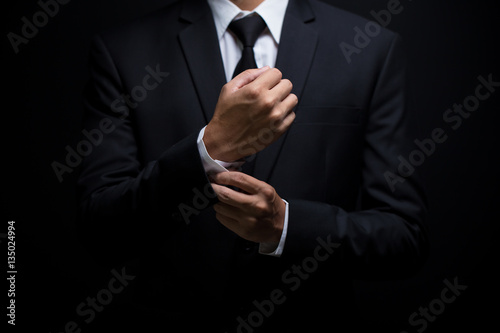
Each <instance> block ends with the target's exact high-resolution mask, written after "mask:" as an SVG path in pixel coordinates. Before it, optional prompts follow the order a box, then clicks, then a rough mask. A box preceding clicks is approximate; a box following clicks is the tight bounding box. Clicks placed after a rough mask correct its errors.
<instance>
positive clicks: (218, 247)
mask: <svg viewBox="0 0 500 333" xmlns="http://www.w3.org/2000/svg"><path fill="white" fill-rule="evenodd" d="M366 23H367V21H366V20H364V19H362V18H360V17H357V16H355V15H352V14H350V13H347V12H344V11H342V10H339V9H336V8H333V7H331V6H328V5H326V4H323V3H321V2H318V1H315V0H310V1H298V0H290V3H289V6H288V8H287V12H286V16H285V20H284V23H283V30H282V36H281V41H280V45H279V51H278V57H277V61H276V67H277V68H278V69H279V70H281V71H282V73H283V77H284V78H288V79H290V80H291V81H292V83H293V85H294V87H293V92H294V93H295V94H296V95H297V96H298V98H299V104H298V106H297V107H296V110H295V112H296V120H295V123H294V124H293V125H292V127H291V128H290V129H289V130H288V132H287V133H286V134H285V135H283V136H282V137H281V138H280V139H279V140H278V141H277V142H275V143H273V144H272V145H271V146H269V147H268V148H266V149H265V150H263V151H262V152H260V153H259V154H258V156H257V159H256V163H255V169H254V173H253V176H254V177H256V178H258V179H260V180H263V181H266V182H267V183H269V184H271V185H272V186H273V187H274V188H275V189H276V191H277V192H278V193H279V194H280V196H281V197H282V198H284V199H286V200H287V201H288V202H289V204H290V206H289V207H290V216H289V226H288V234H287V238H286V244H285V247H284V251H283V255H282V256H281V258H273V257H268V256H263V255H260V254H258V252H257V246H256V245H255V244H250V243H248V242H244V241H242V240H241V239H240V238H239V237H238V236H236V235H235V234H233V233H232V232H231V231H229V230H227V229H226V228H224V227H223V226H222V225H221V224H220V223H219V222H218V221H217V220H216V219H215V218H214V212H213V210H212V208H211V204H212V203H213V202H214V201H215V199H213V197H212V195H211V192H210V190H211V188H210V185H209V180H208V179H207V176H206V174H205V172H204V169H203V166H202V163H201V161H200V157H199V154H198V150H197V145H196V139H197V136H198V132H199V131H200V129H201V128H202V127H203V126H205V125H206V124H207V123H208V122H209V121H210V119H211V117H212V115H213V112H214V109H215V105H216V103H217V98H218V95H219V92H220V89H221V87H222V86H223V85H224V84H225V76H224V70H223V63H222V58H221V55H220V50H219V44H218V40H217V37H216V30H215V25H214V21H213V17H212V13H211V11H210V8H209V7H208V5H207V4H206V2H205V1H195V0H192V1H191V0H190V1H180V2H176V3H174V4H172V5H170V6H168V7H167V8H164V9H162V10H159V11H157V12H155V13H153V14H151V15H149V16H147V17H145V18H143V19H140V20H138V21H136V22H134V23H131V24H128V25H125V26H123V27H120V28H117V29H113V30H110V31H107V32H104V33H102V34H100V35H99V36H97V37H96V38H95V40H94V42H93V46H92V49H91V56H90V61H91V63H90V64H91V66H90V68H91V79H90V82H89V85H88V87H87V90H86V94H85V106H86V115H85V124H84V125H85V128H86V129H87V130H88V131H90V130H91V129H102V128H105V130H102V132H103V138H102V142H99V143H98V144H96V145H94V146H93V150H92V152H91V153H90V154H88V156H87V157H86V159H85V161H84V163H83V166H82V169H81V176H80V179H79V189H80V197H81V212H82V214H81V215H82V223H81V226H82V231H84V232H85V233H86V235H87V238H86V239H91V240H92V248H93V249H95V250H97V252H98V254H99V256H100V257H101V258H105V261H107V262H110V263H113V265H119V264H120V263H122V262H125V261H129V262H134V263H135V264H134V265H135V266H133V267H135V268H134V269H136V270H134V272H138V274H137V280H136V282H135V287H134V288H135V289H134V290H136V291H135V295H134V296H133V297H132V301H131V302H132V303H134V302H136V303H135V304H140V305H141V307H140V308H144V307H146V308H147V309H146V310H144V311H145V312H144V313H147V314H149V315H151V314H152V313H157V314H158V316H157V317H156V318H160V319H159V320H164V321H165V324H164V325H165V326H167V327H168V326H172V325H174V323H179V322H181V323H184V324H185V325H187V326H186V327H192V326H196V325H199V326H200V327H202V328H203V329H204V330H205V331H216V330H217V329H220V330H222V331H225V330H227V331H230V330H231V329H232V330H233V331H234V330H237V329H238V326H240V327H239V331H240V332H246V331H250V329H252V330H255V331H256V332H257V331H258V330H259V329H260V330H263V331H265V329H266V328H267V329H269V330H271V331H274V332H294V331H300V332H314V331H315V329H313V328H312V327H316V329H318V327H329V328H331V329H332V330H335V329H336V330H339V328H340V327H342V326H346V325H347V326H349V327H352V326H351V325H352V323H349V321H352V320H354V319H353V318H355V317H354V315H353V313H354V312H353V308H352V307H351V306H350V305H349V304H351V303H352V294H351V292H352V290H351V287H350V283H351V281H352V279H354V278H364V277H380V276H385V277H391V278H395V277H401V276H406V275H407V274H409V273H412V272H414V271H415V270H416V269H418V267H419V265H420V263H421V262H422V260H423V258H424V257H425V255H426V249H427V247H426V237H425V232H424V227H423V221H424V215H425V205H424V202H423V201H424V200H423V195H422V191H421V189H420V187H419V185H418V182H417V181H416V178H415V174H412V175H410V176H409V177H407V178H405V181H404V182H401V183H398V184H397V185H396V188H395V191H393V190H391V188H390V186H389V185H388V183H387V180H386V179H385V176H384V175H385V173H386V172H387V171H391V172H396V170H397V167H398V163H399V160H398V156H399V155H401V156H405V154H408V153H409V152H410V151H411V149H412V148H413V147H412V143H411V140H412V139H414V138H415V136H414V134H413V132H412V127H414V125H413V124H412V120H411V119H412V118H411V117H410V116H411V113H410V112H408V108H407V96H406V89H405V86H406V83H405V67H404V57H403V55H402V53H401V46H400V41H399V38H398V36H397V35H396V34H394V33H392V32H390V31H388V30H385V29H381V31H380V33H379V34H378V35H376V36H374V37H371V41H370V43H369V45H367V46H366V47H365V48H363V49H360V52H359V53H356V54H353V55H352V62H351V63H348V62H347V60H346V57H345V55H344V54H343V52H342V50H341V48H340V44H341V43H342V42H346V43H349V44H354V35H355V31H354V30H353V28H354V27H360V28H361V29H363V28H364V27H365V25H366ZM155 72H156V74H154V73H155ZM130 96H132V97H130ZM103 119H109V120H110V121H112V122H113V125H110V123H108V120H104V121H103ZM103 122H104V123H105V124H106V126H104V125H103ZM104 132H106V133H104ZM200 193H205V195H200ZM186 207H188V208H186ZM186 216H188V218H187V219H186ZM186 222H188V223H186ZM89 237H90V238H89ZM325 243H334V244H335V246H333V245H331V246H330V247H328V246H327V245H325ZM321 244H323V245H321ZM337 244H340V245H339V246H337ZM330 252H331V253H330ZM327 254H328V255H327ZM323 259H324V260H323ZM273 291H274V294H273V295H274V296H271V295H272V292H273ZM280 293H282V294H283V296H282V297H278V300H279V301H283V299H285V300H284V301H283V302H281V303H280V304H275V306H273V309H272V311H271V310H270V308H269V307H268V308H267V309H268V310H265V309H266V308H265V305H262V306H260V307H259V305H257V304H268V303H265V302H264V300H270V299H273V297H274V298H276V297H277V295H279V294H280ZM279 301H278V303H279ZM260 302H264V303H260ZM268 305H269V304H268ZM351 305H352V304H351ZM131 306H132V307H133V305H131ZM259 309H260V310H259ZM134 311H135V310H134ZM134 311H132V313H135V312H134ZM256 312H257V313H261V316H262V318H263V320H262V322H260V317H259V315H258V314H256ZM269 312H271V314H269ZM249 314H250V316H249ZM268 315H269V316H268ZM252 316H253V317H252ZM147 318H149V317H147ZM238 318H240V319H238ZM247 319H248V320H249V322H247V323H246V324H242V321H243V320H247ZM151 321H154V320H153V319H148V320H147V321H144V322H142V323H143V324H144V323H145V322H151ZM245 325H250V326H248V327H250V329H249V328H248V327H246V328H244V326H245ZM325 325H327V326H325ZM174 326H175V325H174ZM276 327H279V328H276ZM191 329H192V330H195V329H194V328H191ZM186 330H188V329H187V328H186Z"/></svg>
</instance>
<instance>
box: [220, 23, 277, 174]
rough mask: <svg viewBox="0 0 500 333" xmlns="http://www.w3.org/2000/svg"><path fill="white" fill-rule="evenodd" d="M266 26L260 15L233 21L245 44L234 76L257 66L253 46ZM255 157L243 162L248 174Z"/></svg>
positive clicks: (250, 171)
mask: <svg viewBox="0 0 500 333" xmlns="http://www.w3.org/2000/svg"><path fill="white" fill-rule="evenodd" d="M266 26H267V25H266V22H264V20H263V19H262V17H260V16H259V15H254V16H247V17H245V18H242V19H241V20H236V21H233V22H231V24H230V25H229V27H228V28H229V30H231V31H232V32H233V33H234V34H235V35H236V37H238V39H239V40H240V41H241V43H242V44H243V50H242V52H241V59H240V61H239V62H238V64H237V65H236V68H235V70H234V73H233V78H234V77H235V76H236V75H238V74H240V73H241V72H243V71H245V70H247V69H250V68H257V63H256V62H255V54H254V52H253V47H254V45H255V42H256V41H257V38H259V36H260V34H261V33H262V32H263V31H264V29H265V28H266ZM255 157H256V156H255V155H251V156H248V157H247V158H246V161H245V164H243V166H242V169H241V171H242V172H244V173H246V174H252V173H253V169H254V165H255Z"/></svg>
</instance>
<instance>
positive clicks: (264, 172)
mask: <svg viewBox="0 0 500 333" xmlns="http://www.w3.org/2000/svg"><path fill="white" fill-rule="evenodd" d="M312 21H314V14H313V12H312V10H311V8H310V7H309V3H308V1H302V0H290V3H289V5H288V8H287V11H286V14H285V20H284V21H283V29H282V33H281V38H280V44H279V47H278V57H277V59H276V68H278V69H279V70H280V71H281V72H282V73H283V77H284V78H287V79H289V80H290V81H291V82H292V84H293V91H292V92H293V93H294V94H296V95H297V97H298V99H299V104H300V97H301V94H302V91H303V89H304V85H305V83H306V80H307V77H308V74H309V70H310V67H311V64H312V61H313V58H314V54H315V51H316V44H317V39H318V34H317V32H316V31H315V30H314V29H313V28H312V27H311V24H310V23H311V22H312ZM292 126H293V125H292ZM287 133H288V132H287ZM287 133H285V134H284V135H283V136H282V137H281V138H280V139H279V140H277V141H276V142H274V143H273V144H272V145H270V146H269V147H267V148H266V149H264V150H263V151H261V152H260V153H258V154H257V159H256V161H255V171H254V176H255V177H256V178H258V179H261V180H264V181H269V179H270V177H271V176H272V170H273V169H274V166H275V164H276V161H277V159H278V156H279V154H280V152H281V148H282V146H283V143H284V142H285V140H286V136H287Z"/></svg>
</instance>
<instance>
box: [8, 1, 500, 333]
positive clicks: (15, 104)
mask: <svg viewBox="0 0 500 333" xmlns="http://www.w3.org/2000/svg"><path fill="white" fill-rule="evenodd" d="M168 2H170V1H164V0H141V1H139V0H105V1H103V0H100V1H97V0H86V1H78V0H73V1H70V2H69V3H68V4H66V5H61V6H60V8H59V13H58V14H57V15H56V16H55V17H53V18H51V19H50V20H49V22H48V23H47V25H46V26H44V27H42V28H40V29H39V32H38V34H37V35H36V36H35V37H34V38H32V39H31V40H30V41H29V43H28V44H26V45H20V47H19V48H20V51H19V53H18V54H15V53H14V51H13V49H12V47H11V45H10V43H9V41H8V39H7V37H5V38H4V40H3V52H4V59H6V60H5V61H4V65H5V66H6V72H7V76H6V77H5V79H4V84H3V88H4V89H3V91H4V97H3V102H2V104H1V105H2V124H3V126H4V131H2V132H3V134H4V135H5V137H4V139H3V140H2V143H3V144H4V145H3V148H2V151H3V152H7V153H6V154H5V153H4V154H2V155H3V156H4V158H3V159H2V160H3V163H2V164H3V165H7V168H6V169H5V168H4V172H3V181H2V183H3V184H5V186H2V206H3V207H5V208H6V212H5V213H6V215H4V217H2V220H1V221H0V222H1V223H2V227H1V229H0V231H1V232H2V233H6V229H7V221H8V220H15V221H16V231H17V233H16V247H17V252H16V261H17V269H18V274H17V281H16V303H17V313H16V323H17V325H16V328H17V329H18V330H19V331H21V328H23V327H25V328H27V327H30V328H33V329H36V330H35V331H36V332H60V331H63V330H64V326H65V324H66V322H68V321H71V320H74V321H76V322H77V323H79V324H80V323H82V320H81V317H79V316H78V315H77V314H76V312H75V308H76V307H77V305H78V304H80V303H81V302H83V301H85V299H86V298H87V297H89V296H90V297H94V296H95V295H96V293H97V292H98V291H99V290H100V289H102V288H105V287H106V286H107V283H108V281H109V280H110V277H111V275H110V272H109V270H107V271H103V270H102V269H100V268H99V267H98V266H97V264H96V263H95V261H94V260H93V259H92V258H91V256H90V254H89V251H88V250H87V249H85V248H83V247H82V246H81V245H80V243H79V242H78V240H77V236H76V229H75V217H76V209H75V188H74V184H75V180H76V177H75V173H76V172H74V173H72V174H71V175H65V177H64V181H63V182H62V183H60V182H59V181H58V180H57V177H56V176H55V174H54V172H53V170H52V167H51V163H52V162H53V161H55V160H56V161H60V162H63V161H64V157H65V154H66V151H65V146H66V145H70V146H73V147H74V145H75V144H76V143H77V142H78V141H79V140H80V139H81V137H80V135H81V134H80V130H81V119H82V105H81V100H82V99H81V96H82V90H83V87H84V84H85V82H86V80H87V67H86V66H87V54H88V48H89V44H90V40H91V38H92V36H94V35H95V34H96V33H98V32H99V31H101V30H103V29H106V28H108V27H112V26H116V25H117V24H122V23H126V22H128V21H129V20H131V19H134V18H136V17H139V16H141V15H143V14H145V13H147V12H149V11H151V10H154V9H156V8H160V7H162V6H164V5H165V4H166V3H168ZM326 2H329V3H332V4H334V5H337V6H338V7H341V8H344V9H347V10H349V11H351V12H354V13H357V14H359V15H362V16H364V17H367V18H369V19H373V18H372V17H371V15H370V11H371V10H375V11H379V10H381V9H385V8H386V7H387V2H388V1H387V0H377V1H368V0H363V1H348V0H330V1H326ZM401 4H402V6H403V8H404V9H403V11H402V12H401V13H400V14H398V15H394V16H393V17H392V21H391V22H390V24H389V25H388V28H389V29H391V30H393V31H396V32H398V33H399V34H400V35H401V36H402V37H403V41H404V43H405V47H406V51H407V54H408V58H409V63H410V75H411V78H412V82H413V89H414V94H415V100H416V106H417V109H418V112H419V114H420V116H419V123H418V124H417V126H418V127H419V131H420V137H419V138H418V139H423V138H426V137H429V136H430V133H431V131H432V129H434V128H437V127H443V128H445V126H446V125H445V124H444V122H443V119H442V117H443V113H444V112H445V111H446V110H447V109H448V108H450V107H452V106H453V104H454V103H462V102H463V100H464V98H465V97H467V96H469V95H473V94H474V91H475V88H476V86H477V85H478V84H479V81H478V80H477V77H478V76H480V75H482V76H483V77H487V76H488V75H489V74H490V73H492V74H493V78H494V80H495V81H497V82H498V81H500V71H498V69H499V67H498V59H500V53H499V52H498V51H497V50H496V48H498V47H499V46H500V45H499V44H500V43H499V38H500V37H499V32H500V31H499V29H498V24H499V21H498V20H499V18H500V11H499V10H498V9H497V7H498V5H495V4H494V2H491V3H490V2H485V1H465V0H442V1H431V0H413V1H410V0H401ZM4 6H8V7H9V8H8V9H6V10H4V13H6V15H7V17H6V18H5V19H4V22H5V26H4V36H7V34H8V33H9V32H14V33H17V34H20V31H21V27H22V22H21V18H22V17H23V16H26V17H28V18H29V19H30V21H31V17H32V15H33V14H34V13H35V12H37V11H39V10H40V8H39V6H38V5H37V3H36V1H15V3H14V2H10V3H8V5H7V4H4ZM353 36H354V31H353ZM346 42H351V41H346ZM353 57H355V55H354V56H353ZM499 99H500V89H499V88H497V91H496V92H495V93H494V94H492V96H491V97H490V98H489V99H487V100H486V101H484V102H481V105H480V107H479V109H478V110H477V111H476V112H474V113H473V114H472V115H471V116H470V118H468V119H466V120H464V122H463V124H462V125H461V126H460V128H458V129H457V130H456V131H451V130H448V129H447V134H448V135H449V138H448V140H447V141H446V142H445V143H443V144H440V145H438V146H437V148H436V152H435V153H434V154H433V155H432V156H430V157H429V158H427V159H426V161H425V163H424V164H423V165H422V166H421V167H419V170H420V171H422V172H423V176H424V182H425V186H426V188H427V191H428V196H429V203H430V220H429V230H430V238H431V255H430V258H429V260H428V261H427V263H426V264H425V266H424V267H423V269H422V270H421V271H420V273H419V274H417V275H416V276H415V277H414V278H411V279H407V280H397V281H376V282H374V281H371V282H367V281H359V282H357V289H358V301H359V304H360V307H361V308H362V309H363V313H364V314H365V316H366V317H367V319H369V320H370V321H372V322H373V326H372V327H373V330H374V331H381V332H382V331H383V332H401V331H403V330H405V331H408V332H416V331H417V330H416V329H417V328H420V327H421V326H418V327H412V326H411V325H410V324H409V322H408V317H409V316H410V315H411V314H412V313H413V312H414V311H418V310H419V307H421V306H422V307H426V306H428V305H429V303H430V302H431V301H432V300H434V299H436V298H439V297H440V295H441V290H442V289H443V288H444V287H445V285H444V284H443V280H444V279H448V280H450V281H453V280H454V279H455V278H458V281H459V283H460V284H462V285H467V286H468V288H467V290H465V291H463V292H462V294H461V295H460V296H459V297H458V298H457V299H456V300H455V302H453V303H452V304H449V305H447V306H446V308H445V310H444V312H443V313H442V314H441V315H439V316H437V319H436V320H435V321H434V322H430V323H429V324H428V327H427V328H426V330H425V331H426V332H452V331H454V330H456V329H458V328H461V329H470V331H474V332H480V331H487V330H488V329H487V325H488V324H493V328H495V327H496V326H495V323H496V321H495V319H494V318H495V315H496V314H497V313H498V310H499V307H498V303H499V300H500V299H499V296H500V295H499V293H498V288H499V287H498V282H497V280H498V279H497V277H498V274H497V272H496V268H497V266H498V262H499V260H498V256H497V253H498V251H497V249H498V246H497V245H496V244H497V243H498V241H497V239H498V237H499V235H500V227H499V218H498V214H497V210H496V209H495V208H497V207H499V206H500V192H499V176H498V171H499V169H500V168H499V164H498V158H497V155H498V152H499V150H498V144H499V140H498V133H499V125H500V116H499ZM416 139H417V138H416ZM395 158H396V157H395ZM138 237H148V230H140V231H138ZM4 244H5V243H4V242H3V240H2V253H4V254H2V256H1V258H2V259H1V261H2V262H4V261H5V262H6V261H7V258H6V257H7V254H6V252H7V250H6V248H5V247H4V246H3V245H4ZM146 255H147V254H146ZM2 267H6V265H5V264H2ZM2 271H6V268H2ZM5 288H6V289H7V285H5ZM0 293H1V294H2V295H4V296H2V297H5V298H2V299H4V300H5V299H6V295H5V294H6V290H5V291H1V292H0ZM123 297H125V296H121V295H118V296H116V299H114V300H113V302H112V303H111V304H110V305H109V306H108V307H106V308H105V309H104V311H103V312H101V313H100V314H99V315H98V317H97V319H96V320H95V321H93V322H91V323H90V324H83V323H82V324H81V325H80V328H81V329H82V332H96V331H97V330H98V328H99V323H100V322H101V321H106V320H112V319H110V318H115V319H117V320H119V318H120V315H122V314H123V312H121V311H122V309H121V308H120V305H121V304H122V298H123ZM318 301H323V300H318ZM325 301H335V300H325ZM490 302H491V303H490ZM4 304H5V306H6V301H2V308H3V309H5V307H4ZM2 311H6V310H2ZM145 320H147V318H146V319H145ZM2 321H3V322H6V321H7V317H6V316H5V315H4V314H2ZM334 321H335V319H334V315H333V314H332V326H333V327H335V325H334ZM2 324H4V323H2ZM163 325H164V327H165V331H169V330H168V323H164V324H163ZM172 331H175V330H172Z"/></svg>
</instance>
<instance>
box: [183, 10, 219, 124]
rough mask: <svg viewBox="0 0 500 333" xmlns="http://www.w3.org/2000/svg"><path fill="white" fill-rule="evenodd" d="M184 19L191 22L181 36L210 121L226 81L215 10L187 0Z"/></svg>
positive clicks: (206, 115) (202, 104)
mask: <svg viewBox="0 0 500 333" xmlns="http://www.w3.org/2000/svg"><path fill="white" fill-rule="evenodd" d="M181 19H183V20H185V21H187V22H188V23H191V24H189V25H188V26H187V27H186V28H185V29H184V30H182V31H181V32H180V34H179V40H180V44H181V48H182V51H183V53H184V56H185V57H186V61H187V64H188V67H189V71H190V73H191V77H192V79H193V82H194V85H195V87H196V92H197V94H198V97H199V99H200V103H201V106H202V108H203V113H204V116H205V120H206V122H207V123H208V122H209V121H210V119H212V116H213V114H214V110H215V106H216V104H217V99H218V97H219V93H220V89H221V88H222V86H223V85H224V84H225V83H226V77H225V74H224V65H223V63H222V56H221V54H220V47H219V41H218V40H217V32H216V29H215V24H214V20H213V16H212V12H211V11H210V7H209V6H208V4H207V2H206V1H196V0H194V1H186V2H185V4H184V7H183V9H182V13H181Z"/></svg>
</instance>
